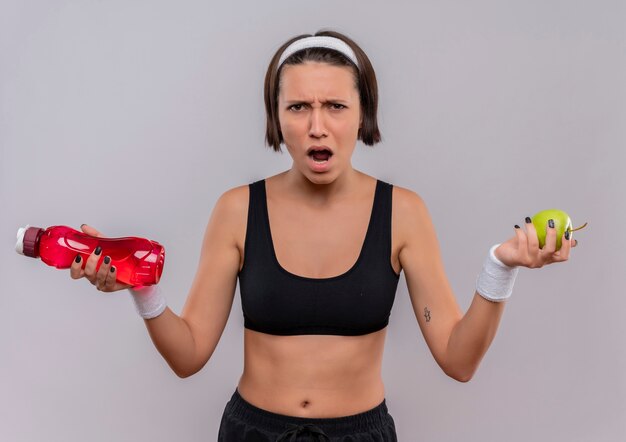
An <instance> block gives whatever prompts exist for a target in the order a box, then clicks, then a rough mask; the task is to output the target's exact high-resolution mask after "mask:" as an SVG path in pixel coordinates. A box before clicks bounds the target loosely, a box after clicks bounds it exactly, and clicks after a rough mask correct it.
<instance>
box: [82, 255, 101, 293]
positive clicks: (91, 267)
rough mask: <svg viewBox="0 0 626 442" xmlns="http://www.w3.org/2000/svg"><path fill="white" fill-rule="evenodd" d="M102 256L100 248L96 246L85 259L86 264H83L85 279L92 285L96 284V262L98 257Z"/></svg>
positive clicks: (98, 259)
mask: <svg viewBox="0 0 626 442" xmlns="http://www.w3.org/2000/svg"><path fill="white" fill-rule="evenodd" d="M101 254H102V247H100V246H98V247H96V248H95V250H94V251H93V252H91V255H89V258H87V262H86V263H85V277H86V278H87V279H88V280H89V281H90V282H91V283H92V284H95V283H96V269H97V268H98V262H99V261H100V258H102V257H101V256H100V255H101Z"/></svg>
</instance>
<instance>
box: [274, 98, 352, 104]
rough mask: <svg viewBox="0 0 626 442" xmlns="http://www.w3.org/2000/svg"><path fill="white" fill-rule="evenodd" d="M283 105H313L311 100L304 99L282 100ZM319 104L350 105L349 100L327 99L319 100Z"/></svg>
mask: <svg viewBox="0 0 626 442" xmlns="http://www.w3.org/2000/svg"><path fill="white" fill-rule="evenodd" d="M284 101H285V104H295V103H307V104H310V103H313V100H310V99H306V98H301V99H290V100H284ZM320 103H341V104H343V103H346V104H348V103H350V100H347V99H345V98H328V99H326V100H320Z"/></svg>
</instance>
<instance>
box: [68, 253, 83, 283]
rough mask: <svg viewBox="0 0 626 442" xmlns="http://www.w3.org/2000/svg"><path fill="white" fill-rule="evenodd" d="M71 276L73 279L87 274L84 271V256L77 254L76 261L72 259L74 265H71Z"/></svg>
mask: <svg viewBox="0 0 626 442" xmlns="http://www.w3.org/2000/svg"><path fill="white" fill-rule="evenodd" d="M70 276H71V277H72V279H80V278H82V277H83V276H85V272H84V271H83V257H82V256H80V255H76V258H74V261H72V265H71V266H70Z"/></svg>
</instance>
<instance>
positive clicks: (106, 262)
mask: <svg viewBox="0 0 626 442" xmlns="http://www.w3.org/2000/svg"><path fill="white" fill-rule="evenodd" d="M110 262H111V258H110V257H109V256H105V257H104V263H105V264H108V263H110Z"/></svg>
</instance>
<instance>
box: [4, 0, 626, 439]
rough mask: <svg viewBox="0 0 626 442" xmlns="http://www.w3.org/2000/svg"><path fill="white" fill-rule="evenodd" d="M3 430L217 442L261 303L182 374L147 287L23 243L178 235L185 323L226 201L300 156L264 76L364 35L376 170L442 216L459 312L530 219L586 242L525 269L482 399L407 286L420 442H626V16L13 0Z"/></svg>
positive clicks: (369, 157) (579, 11)
mask: <svg viewBox="0 0 626 442" xmlns="http://www.w3.org/2000/svg"><path fill="white" fill-rule="evenodd" d="M0 5H1V6H0V149H1V150H0V317H1V320H0V439H1V440H3V441H16V442H17V441H19V442H22V441H63V442H67V441H85V440H88V441H109V440H115V441H144V440H145V441H147V440H150V441H170V440H185V441H209V440H215V439H216V434H217V426H218V425H219V419H220V416H221V414H222V411H223V407H224V405H225V403H226V401H227V400H228V398H229V397H230V395H231V394H232V392H233V390H234V388H235V386H236V383H237V380H238V378H239V375H240V373H241V369H242V358H243V351H242V350H243V341H242V334H243V320H242V317H241V304H240V302H239V298H238V294H237V297H236V302H235V304H234V306H233V310H232V314H231V318H230V321H229V323H228V326H227V329H226V331H225V333H224V336H223V338H222V340H221V341H220V344H219V347H218V349H217V351H216V353H215V354H214V356H213V358H212V359H211V361H209V363H208V364H207V366H206V367H205V368H204V369H203V370H202V371H201V372H200V373H199V374H197V375H195V376H193V377H192V378H189V379H185V380H180V379H178V378H177V377H176V376H175V375H174V374H173V373H172V372H170V370H169V368H168V367H167V365H166V364H165V362H164V361H163V360H162V359H161V358H160V356H159V355H158V353H157V352H156V351H155V350H154V348H153V347H152V344H151V342H150V340H149V337H148V335H147V333H146V332H145V329H144V325H143V322H142V321H141V320H140V319H139V318H138V317H137V316H136V314H135V312H134V309H133V307H132V304H131V301H130V299H129V298H128V295H126V294H124V293H118V294H112V295H104V294H100V293H98V292H97V291H96V290H95V289H93V288H92V287H91V286H90V285H89V284H88V283H87V282H86V281H78V282H76V281H72V280H71V279H70V278H69V273H66V272H61V271H57V270H54V269H52V268H50V267H47V266H45V265H43V264H42V263H41V262H39V261H36V260H30V259H27V258H24V257H20V256H18V255H17V254H15V252H14V251H13V246H14V241H15V231H16V230H17V228H18V227H20V226H22V225H25V224H27V223H28V224H31V225H38V226H42V227H45V226H49V225H55V224H67V225H71V226H74V227H78V226H79V225H80V224H81V223H88V224H91V225H93V226H95V227H97V228H99V229H101V230H102V231H103V232H105V233H106V234H107V235H109V236H127V235H137V236H145V237H149V238H152V239H156V240H158V241H160V242H161V243H162V244H164V245H165V247H166V249H167V260H166V267H165V272H164V275H163V279H162V283H161V284H162V286H163V288H164V290H165V292H166V293H167V297H168V300H169V304H170V306H171V307H172V308H173V310H174V311H177V312H179V311H180V309H181V308H182V305H183V303H184V299H185V296H186V293H187V290H188V289H189V287H190V285H191V281H192V278H193V275H194V273H195V269H196V265H197V261H198V257H199V250H200V247H199V246H200V241H201V238H202V235H203V232H204V227H205V225H206V222H207V220H208V216H209V214H210V211H211V209H212V207H213V204H214V203H215V201H216V199H217V198H218V196H219V195H220V194H221V193H222V192H224V191H225V190H227V189H229V188H231V187H233V186H236V185H240V184H244V183H249V182H251V181H254V180H256V179H259V178H262V177H265V176H269V175H272V174H274V173H277V172H279V171H281V170H284V169H286V168H288V167H289V166H290V161H289V157H288V154H286V153H285V154H283V155H280V154H274V153H272V152H271V151H269V150H268V149H265V148H264V147H263V128H264V114H263V104H262V84H263V75H264V72H265V69H266V65H267V63H268V62H269V59H270V57H271V55H272V54H273V52H274V51H275V50H276V48H277V47H278V46H279V45H280V44H281V43H282V42H283V41H285V40H286V39H287V38H289V37H291V36H293V35H296V34H299V33H302V32H315V31H316V30H318V29H320V28H326V27H330V28H334V29H336V30H339V31H343V32H345V33H347V34H348V35H350V36H352V37H353V38H354V39H355V40H356V41H357V42H358V43H359V44H360V45H361V46H362V47H363V48H364V49H365V51H366V52H367V53H368V55H369V56H370V58H371V60H372V62H373V64H374V67H375V68H376V71H377V74H378V77H379V85H380V97H381V104H380V123H381V129H382V133H383V137H384V143H383V144H382V145H379V146H378V147H377V148H375V149H370V148H366V147H363V146H359V148H358V151H357V153H356V154H355V158H354V165H355V167H357V168H359V169H361V170H363V171H365V172H366V173H369V174H372V175H374V176H377V177H379V178H381V179H384V180H386V181H389V182H392V183H394V184H397V185H401V186H404V187H408V188H411V189H413V190H415V191H417V192H418V193H420V194H421V195H422V196H423V198H424V199H425V200H426V202H427V204H428V206H429V208H430V211H431V214H432V216H433V219H434V222H435V225H436V227H437V232H438V236H439V239H440V242H441V247H442V251H443V257H444V260H445V265H446V269H447V272H448V275H449V278H450V281H451V284H452V286H453V288H454V289H455V292H456V295H457V298H458V300H459V303H460V304H461V305H462V307H463V308H467V306H468V305H469V302H470V300H471V297H472V294H473V288H474V281H475V277H476V275H477V273H478V271H479V270H480V266H481V263H482V260H483V258H484V256H485V254H486V252H487V250H488V248H489V246H490V245H492V244H493V243H495V242H500V241H502V240H504V239H506V238H508V236H509V235H510V234H511V233H512V231H513V229H512V226H513V224H515V223H518V224H521V223H522V222H523V219H524V217H525V216H527V215H532V214H534V213H535V212H537V211H539V210H541V209H545V208H550V207H558V208H562V209H565V210H567V211H568V212H569V213H570V215H571V216H572V218H573V220H574V223H575V224H581V223H582V222H584V221H589V223H590V225H589V227H588V228H587V229H586V230H584V231H582V232H579V233H577V236H576V238H577V239H579V241H580V246H579V247H578V248H577V249H576V250H575V253H573V256H572V259H571V260H570V261H569V262H568V263H566V264H563V265H558V266H556V265H555V266H551V267H548V268H544V269H541V270H535V271H530V270H522V271H521V272H520V275H519V277H518V282H517V285H516V289H515V294H514V296H513V298H512V300H511V301H510V302H509V305H508V306H507V311H506V313H505V316H504V318H503V322H502V325H501V328H500V331H499V334H498V336H497V338H496V340H495V342H494V343H493V346H492V348H491V349H490V351H489V353H488V354H487V356H486V358H485V359H484V361H483V363H482V366H481V368H480V370H479V372H478V374H477V375H476V377H475V378H474V379H473V380H472V381H471V382H470V383H468V384H459V383H456V382H455V381H453V380H451V379H449V378H446V377H445V375H444V374H443V373H442V372H441V371H440V370H439V368H438V367H437V366H436V364H435V362H434V360H433V358H432V356H431V355H430V353H429V352H428V349H427V347H426V346H425V344H424V341H423V338H422V337H421V334H420V332H419V329H418V327H417V322H416V320H415V318H414V316H413V312H412V310H411V307H410V303H409V299H408V293H407V290H406V285H405V284H404V282H403V281H401V282H400V285H399V289H398V293H397V298H396V304H395V306H394V310H393V313H392V320H391V325H390V329H389V335H388V342H387V347H386V352H385V360H384V373H383V374H384V379H385V382H386V387H387V400H388V405H389V408H390V411H391V413H392V415H393V416H394V418H395V421H396V425H397V429H398V435H399V438H400V440H401V441H422V440H424V441H441V442H447V441H458V440H464V441H484V442H487V441H494V442H495V441H512V442H517V441H519V442H522V441H524V442H525V441H529V440H533V441H568V442H574V441H623V440H626V346H625V342H626V321H624V319H623V318H624V311H625V309H626V300H625V297H624V293H623V284H624V282H625V277H624V268H626V258H625V256H624V248H625V247H626V233H625V232H624V228H623V226H624V225H625V224H626V203H625V202H624V201H625V200H624V191H625V190H626V178H625V177H624V173H623V171H624V164H625V163H626V146H625V145H626V125H625V118H626V26H625V24H626V5H625V3H624V2H623V1H617V0H615V1H611V0H596V1H593V2H591V1H581V0H577V1H557V0H542V1H539V0H530V1H496V0H475V1H472V2H465V1H446V0H443V1H442V0H437V1H435V0H431V1H423V0H419V1H410V2H409V1H398V2H388V3H386V4H384V5H383V3H382V2H374V1H363V0H361V1H356V0H354V1H340V2H339V1H327V0H319V1H317V2H296V1H285V0H281V1H272V2H255V1H233V2H220V3H217V2H208V1H182V2H165V1H96V0H91V1H88V0H85V1H44V0H38V1H37V0H24V1H17V0H13V1H8V0H2V1H1V2H0Z"/></svg>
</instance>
